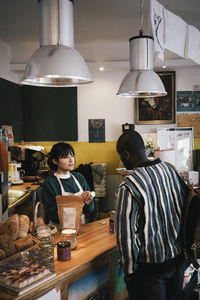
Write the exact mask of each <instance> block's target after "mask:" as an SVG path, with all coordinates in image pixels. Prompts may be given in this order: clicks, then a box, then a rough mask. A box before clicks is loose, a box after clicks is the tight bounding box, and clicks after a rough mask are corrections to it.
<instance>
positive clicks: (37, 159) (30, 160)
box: [21, 149, 45, 176]
mask: <svg viewBox="0 0 200 300" xmlns="http://www.w3.org/2000/svg"><path fill="white" fill-rule="evenodd" d="M21 162H22V169H23V170H24V171H25V174H24V176H37V175H38V170H41V169H44V168H45V155H44V153H42V152H41V151H36V150H32V149H25V159H24V160H22V161H21Z"/></svg>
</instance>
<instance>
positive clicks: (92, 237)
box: [0, 218, 116, 300]
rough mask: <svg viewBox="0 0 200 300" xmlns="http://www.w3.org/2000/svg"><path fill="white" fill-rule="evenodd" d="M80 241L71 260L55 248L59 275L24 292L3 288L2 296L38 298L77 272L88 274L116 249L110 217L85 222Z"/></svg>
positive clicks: (25, 299) (11, 298)
mask: <svg viewBox="0 0 200 300" xmlns="http://www.w3.org/2000/svg"><path fill="white" fill-rule="evenodd" d="M60 240H61V233H60V232H59V233H58V234H57V242H59V241H60ZM77 242H78V245H77V249H75V250H72V251H71V260H68V261H58V260H57V249H56V248H55V249H54V259H55V263H54V267H55V272H56V276H55V277H53V278H51V279H50V280H48V281H47V282H45V283H43V284H41V285H39V286H37V288H34V289H32V290H30V291H28V292H26V293H24V294H23V295H21V296H16V295H15V296H14V295H11V294H8V293H6V292H4V291H0V299H1V300H4V299H6V300H13V299H20V300H22V299H23V300H27V299H29V300H31V299H37V298H39V297H40V296H42V295H44V294H46V293H47V292H48V291H50V290H51V289H53V288H55V287H57V286H59V285H61V284H62V283H63V282H65V281H67V280H68V281H69V280H70V278H72V277H75V276H77V274H79V276H80V274H85V273H86V271H88V270H89V269H91V270H92V269H94V267H96V266H98V265H99V264H100V263H103V262H104V261H105V259H106V258H107V259H108V256H109V254H110V253H112V252H114V251H115V250H116V240H115V235H114V234H113V233H111V232H110V231H109V218H107V219H103V220H98V221H96V222H92V223H88V224H86V225H82V226H81V229H80V234H79V235H78V237H77Z"/></svg>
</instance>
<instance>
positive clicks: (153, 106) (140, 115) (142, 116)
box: [135, 71, 176, 125]
mask: <svg viewBox="0 0 200 300" xmlns="http://www.w3.org/2000/svg"><path fill="white" fill-rule="evenodd" d="M157 74H158V75H159V76H160V78H161V80H162V82H163V84H164V87H165V89H166V92H167V95H166V96H163V97H152V98H137V99H135V124H138V125H140V124H141V125H142V124H144V125H145V124H147V125H148V124H174V123H176V118H175V115H176V114H175V72H174V71H170V72H158V73H157Z"/></svg>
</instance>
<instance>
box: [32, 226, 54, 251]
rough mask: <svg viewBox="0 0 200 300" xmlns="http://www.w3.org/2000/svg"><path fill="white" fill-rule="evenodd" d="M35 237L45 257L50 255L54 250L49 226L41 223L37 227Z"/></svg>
mask: <svg viewBox="0 0 200 300" xmlns="http://www.w3.org/2000/svg"><path fill="white" fill-rule="evenodd" d="M36 231H37V237H38V239H39V241H40V242H39V247H40V249H41V251H42V253H43V254H44V255H45V256H46V257H52V256H53V255H54V250H53V246H52V242H51V228H50V227H49V226H46V225H43V226H39V227H37V230H36Z"/></svg>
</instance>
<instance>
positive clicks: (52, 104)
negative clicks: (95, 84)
mask: <svg viewBox="0 0 200 300" xmlns="http://www.w3.org/2000/svg"><path fill="white" fill-rule="evenodd" d="M21 90H22V99H23V138H24V141H63V140H68V141H76V140H77V139H78V129H77V127H78V126H77V88H76V87H70V88H69V87H68V88H61V87H59V88H54V87H34V86H22V87H21Z"/></svg>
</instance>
